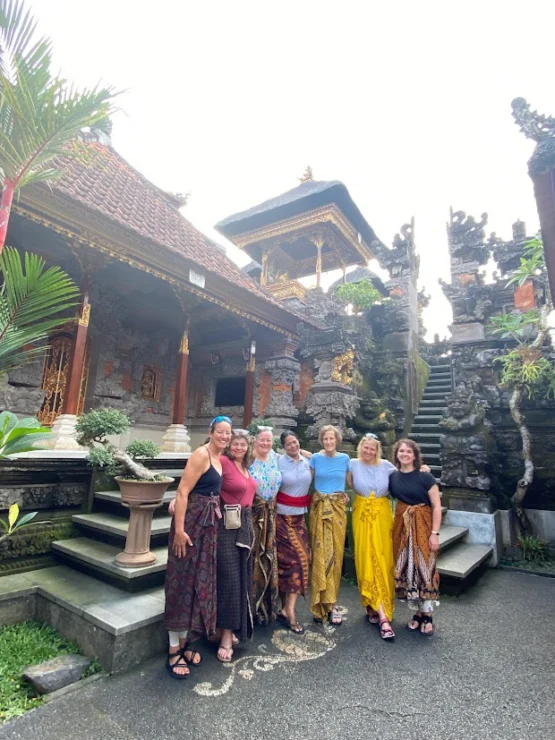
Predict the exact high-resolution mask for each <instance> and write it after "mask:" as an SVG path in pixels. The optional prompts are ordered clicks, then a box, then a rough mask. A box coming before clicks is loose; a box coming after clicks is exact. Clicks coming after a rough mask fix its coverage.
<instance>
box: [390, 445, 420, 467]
mask: <svg viewBox="0 0 555 740" xmlns="http://www.w3.org/2000/svg"><path fill="white" fill-rule="evenodd" d="M401 445H406V446H407V447H410V448H411V450H412V451H413V452H414V469H415V470H420V468H421V467H422V450H421V449H420V447H419V446H418V445H417V444H416V442H415V441H414V440H413V439H398V440H397V442H395V446H394V447H393V464H394V465H395V467H396V468H397V469H398V470H400V469H401V463H400V462H399V460H398V459H397V453H398V452H399V448H400V447H401Z"/></svg>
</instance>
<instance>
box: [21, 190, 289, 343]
mask: <svg viewBox="0 0 555 740" xmlns="http://www.w3.org/2000/svg"><path fill="white" fill-rule="evenodd" d="M12 212H14V213H17V214H18V215H20V216H23V217H24V218H28V219H30V220H31V221H34V222H35V223H38V224H40V225H41V226H45V227H46V228H48V229H51V230H52V231H54V232H56V233H57V234H60V235H62V236H64V237H66V238H67V239H71V240H73V241H74V242H75V243H77V244H79V245H82V246H86V247H89V248H90V249H94V250H96V251H100V252H102V253H104V254H107V255H108V256H109V257H111V258H112V259H115V260H117V261H118V262H122V263H124V264H127V265H130V266H131V267H134V268H136V269H137V270H142V271H143V272H146V273H148V274H150V275H153V276H154V277H157V278H159V279H161V280H164V281H165V282H167V283H170V284H171V285H177V286H178V287H180V288H182V289H183V290H186V291H188V292H189V293H193V294H194V295H197V296H199V297H200V298H202V299H203V300H206V301H208V302H210V303H214V304H215V305H217V306H221V307H222V308H225V309H226V310H227V311H231V313H234V314H236V315H237V316H241V317H243V318H246V319H248V320H249V321H253V322H254V323H255V324H260V325H261V326H265V327H267V328H268V329H271V330H272V331H275V332H277V333H278V334H282V335H283V336H285V337H289V338H294V337H298V335H297V333H296V332H291V331H287V330H286V329H282V328H281V327H279V326H276V325H275V324H272V323H271V322H269V321H265V320H264V319H261V318H259V317H258V316H256V315H254V314H252V313H250V312H249V311H245V310H244V309H240V308H237V307H236V306H233V305H232V304H231V303H230V302H229V301H227V302H226V301H224V300H220V299H219V298H216V296H214V295H211V294H209V293H206V292H204V291H203V290H200V289H199V288H196V287H195V286H194V285H191V284H190V283H188V282H187V280H186V278H175V277H172V276H171V275H168V274H167V273H165V272H162V271H161V270H159V269H154V268H152V267H149V266H147V265H145V264H144V263H142V262H140V261H138V260H137V259H134V258H133V257H130V256H128V255H127V254H122V253H121V252H117V251H115V250H114V248H113V246H112V245H111V244H108V243H101V242H100V240H98V239H96V238H95V239H89V238H86V237H87V236H88V235H83V236H81V235H80V234H78V233H76V232H74V231H72V230H71V229H68V228H67V227H65V226H62V225H60V224H57V223H55V222H54V221H52V220H51V219H50V218H46V217H45V216H41V215H39V214H38V213H35V212H34V211H33V210H31V209H30V208H29V207H24V206H22V205H19V204H14V205H13V206H12ZM176 257H177V258H178V257H179V255H176ZM186 260H187V258H186V257H185V256H183V261H184V262H185V261H186ZM276 308H277V307H276ZM291 318H292V319H293V317H291ZM299 321H301V319H299Z"/></svg>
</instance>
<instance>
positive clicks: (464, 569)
mask: <svg viewBox="0 0 555 740" xmlns="http://www.w3.org/2000/svg"><path fill="white" fill-rule="evenodd" d="M442 529H446V527H444V528H442ZM492 552H493V548H492V547H490V546H489V545H470V544H469V543H467V542H460V543H459V544H458V545H456V546H455V547H453V548H452V549H450V550H448V551H447V552H440V554H439V557H438V559H437V567H438V570H439V573H440V575H442V576H450V577H451V578H459V579H461V580H463V579H465V578H467V577H468V576H469V575H470V574H471V573H472V571H473V570H475V569H476V568H478V567H479V566H480V565H482V563H484V562H485V561H486V560H487V559H488V558H489V557H490V555H491V554H492Z"/></svg>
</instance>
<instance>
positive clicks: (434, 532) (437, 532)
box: [432, 529, 439, 537]
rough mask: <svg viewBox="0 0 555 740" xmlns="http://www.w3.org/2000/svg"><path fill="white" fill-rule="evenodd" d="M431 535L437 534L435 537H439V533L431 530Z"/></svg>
mask: <svg viewBox="0 0 555 740" xmlns="http://www.w3.org/2000/svg"><path fill="white" fill-rule="evenodd" d="M432 534H437V536H438V537H439V532H434V531H433V529H432Z"/></svg>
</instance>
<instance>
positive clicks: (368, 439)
mask: <svg viewBox="0 0 555 740" xmlns="http://www.w3.org/2000/svg"><path fill="white" fill-rule="evenodd" d="M366 442H372V443H373V444H375V445H376V462H375V463H373V464H374V465H379V464H380V463H381V461H382V456H383V450H382V443H381V442H380V440H379V439H378V438H377V437H376V438H374V437H363V438H362V439H361V440H360V442H359V443H358V447H357V458H358V459H359V460H362V445H363V444H365V443H366Z"/></svg>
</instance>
